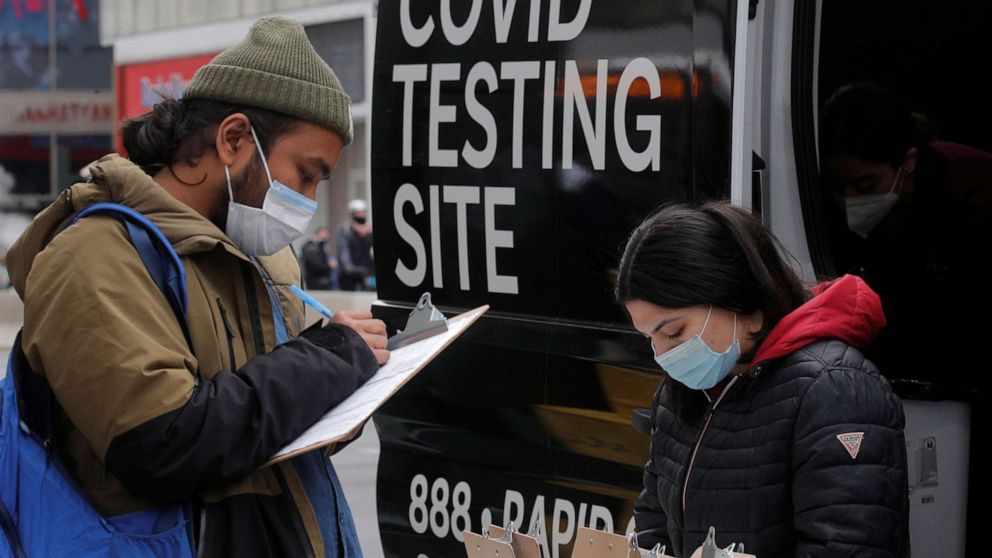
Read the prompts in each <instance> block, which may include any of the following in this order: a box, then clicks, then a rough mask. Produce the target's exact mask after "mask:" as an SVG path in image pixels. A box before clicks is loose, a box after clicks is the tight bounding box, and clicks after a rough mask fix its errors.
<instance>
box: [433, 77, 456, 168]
mask: <svg viewBox="0 0 992 558" xmlns="http://www.w3.org/2000/svg"><path fill="white" fill-rule="evenodd" d="M460 74H461V64H434V65H433V68H432V71H431V93H430V95H431V102H430V111H429V120H430V122H429V125H428V146H427V149H428V153H427V160H428V164H429V165H430V166H432V167H457V166H458V151H457V150H456V149H440V148H439V147H438V141H439V140H440V137H441V135H440V132H439V130H438V129H439V128H440V125H441V123H442V122H454V121H455V106H454V105H442V104H441V82H442V81H455V80H457V79H458V76H459V75H460Z"/></svg>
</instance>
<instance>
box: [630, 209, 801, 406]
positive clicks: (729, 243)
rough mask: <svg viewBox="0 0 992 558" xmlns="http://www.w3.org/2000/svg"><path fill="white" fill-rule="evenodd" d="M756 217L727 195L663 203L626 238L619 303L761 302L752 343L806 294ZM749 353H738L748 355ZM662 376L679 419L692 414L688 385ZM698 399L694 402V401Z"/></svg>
mask: <svg viewBox="0 0 992 558" xmlns="http://www.w3.org/2000/svg"><path fill="white" fill-rule="evenodd" d="M782 252H784V250H781V247H780V245H779V243H778V241H777V240H776V239H775V237H773V236H772V234H771V232H770V231H769V230H768V228H767V227H766V226H765V225H764V223H762V222H761V220H760V219H758V218H757V217H755V216H753V215H752V214H751V213H750V212H748V211H747V210H745V209H741V208H739V207H734V206H732V205H730V204H729V203H727V202H710V203H707V204H705V205H702V206H692V205H687V204H673V205H668V206H665V207H663V208H661V209H660V210H658V211H657V212H656V213H654V214H653V215H651V216H650V217H648V218H647V219H646V220H645V221H644V222H643V223H641V225H640V226H638V227H637V229H636V230H635V231H634V233H633V234H632V235H631V237H630V240H629V241H627V247H626V249H625V250H624V253H623V257H622V258H621V260H620V271H619V274H618V276H617V287H616V298H617V301H619V302H620V303H627V302H630V301H634V300H642V301H644V302H648V303H651V304H654V305H657V306H662V307H665V308H686V307H689V306H709V305H713V306H716V307H719V308H725V309H727V310H731V311H733V312H737V313H738V314H752V313H754V312H756V311H758V310H760V311H761V312H762V314H763V316H764V323H763V324H762V328H761V330H760V331H759V332H758V333H757V334H756V335H755V336H754V338H753V339H754V341H755V347H758V346H760V344H761V342H762V341H764V339H765V338H766V337H767V336H768V333H769V332H770V331H771V330H772V328H773V327H775V325H776V324H777V323H778V322H779V321H780V320H781V319H782V318H784V317H785V316H786V315H787V314H788V313H790V312H792V311H793V310H795V309H796V308H798V307H799V306H800V305H801V304H802V303H803V302H804V301H805V300H806V293H805V291H804V289H803V286H802V282H801V281H800V279H799V277H798V276H797V275H796V274H795V273H794V272H793V271H792V269H791V268H790V267H789V266H788V265H787V264H786V263H785V261H784V260H783V258H782ZM753 356H754V351H751V352H750V354H746V355H742V357H741V361H742V362H747V361H749V360H750V359H751V358H753ZM666 382H667V384H668V388H667V390H668V401H667V402H668V405H669V406H670V407H671V408H672V409H673V410H674V411H675V412H676V414H677V415H678V416H679V417H680V418H682V419H683V420H690V421H691V420H694V419H695V418H698V416H697V415H698V414H699V411H700V409H699V408H692V407H693V406H692V405H691V403H688V402H689V401H691V400H692V398H691V393H690V392H691V390H688V389H687V388H685V387H684V386H683V385H682V384H680V383H679V382H671V381H668V380H667V379H666ZM696 407H698V406H696Z"/></svg>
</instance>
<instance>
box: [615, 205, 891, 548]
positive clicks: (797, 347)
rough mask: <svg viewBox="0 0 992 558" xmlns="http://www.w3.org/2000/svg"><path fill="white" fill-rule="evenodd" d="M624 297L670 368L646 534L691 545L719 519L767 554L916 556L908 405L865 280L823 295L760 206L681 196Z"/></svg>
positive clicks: (625, 274)
mask: <svg viewBox="0 0 992 558" xmlns="http://www.w3.org/2000/svg"><path fill="white" fill-rule="evenodd" d="M616 295H617V299H618V300H619V301H620V302H621V303H623V304H624V305H625V306H626V308H627V311H628V312H629V314H630V317H631V320H632V321H633V324H634V327H635V328H636V329H637V330H638V331H639V332H640V333H641V334H642V335H643V336H644V337H645V338H646V339H647V340H648V341H649V342H650V344H651V348H652V351H653V353H654V359H655V361H656V362H657V363H658V366H659V367H660V368H661V370H662V372H663V380H662V382H661V385H660V387H659V389H658V391H657V393H656V394H655V398H654V403H653V405H652V421H653V428H652V438H651V453H650V457H649V461H648V463H647V465H646V466H645V469H644V490H643V491H642V492H641V495H640V497H639V498H638V499H637V502H636V505H635V508H634V521H635V525H636V529H637V536H638V542H639V543H640V544H641V545H647V547H648V548H650V547H651V546H653V545H654V544H656V543H661V544H665V545H667V546H668V548H669V549H671V550H670V551H669V554H674V555H675V556H689V555H690V554H691V553H692V552H693V551H694V550H695V549H696V548H697V547H698V546H700V545H701V544H702V543H703V541H704V539H705V537H706V534H707V531H708V529H709V528H710V527H713V528H715V529H716V532H717V533H718V535H719V536H720V540H722V541H724V542H725V543H729V542H742V543H744V547H745V548H746V549H747V552H749V553H752V554H755V555H757V556H824V557H826V556H835V555H837V553H838V552H840V553H842V554H845V555H858V556H878V557H882V556H885V557H891V556H906V553H907V551H908V544H909V524H908V521H909V501H908V488H907V486H908V485H907V461H906V442H905V439H904V434H903V427H904V418H903V410H902V405H901V403H900V401H899V399H898V398H897V397H896V396H895V394H894V393H893V392H892V389H891V388H890V386H889V383H888V382H887V381H886V380H885V378H884V377H882V375H881V374H879V372H878V370H877V369H876V368H875V366H874V365H873V364H872V363H871V362H870V361H869V360H867V359H866V358H865V357H864V355H862V354H861V352H860V351H859V347H862V346H864V344H865V343H867V342H868V341H870V340H871V339H872V338H873V337H874V336H875V335H876V334H877V333H878V331H879V330H880V329H881V328H882V327H883V326H884V325H885V318H884V316H883V315H882V310H881V305H880V304H879V301H878V297H877V296H876V295H875V293H873V292H872V291H871V289H869V288H868V287H867V285H865V283H864V282H863V281H862V280H861V279H859V278H857V277H854V276H845V277H842V278H840V279H837V280H836V281H833V282H831V283H827V284H822V285H818V286H817V287H816V288H815V289H813V292H812V293H810V294H807V293H806V292H805V291H804V290H803V288H802V285H801V284H800V281H799V278H798V277H797V276H796V275H795V274H794V273H793V271H792V270H791V269H790V268H789V267H788V265H787V264H786V263H785V261H783V259H782V257H781V255H780V253H779V249H778V243H777V242H776V241H775V240H774V238H773V237H772V236H771V233H770V232H769V231H768V230H767V228H766V227H765V226H764V224H762V222H761V220H759V219H757V218H755V217H754V216H752V215H751V214H750V213H748V212H747V211H746V210H744V209H741V208H737V207H734V206H731V205H730V204H728V203H722V202H721V203H710V204H707V205H704V206H702V207H698V208H697V207H693V206H686V205H672V206H668V207H665V208H663V209H662V210H660V211H658V212H657V213H655V214H654V215H652V216H650V217H649V218H648V219H647V220H645V221H644V222H643V223H642V224H641V225H640V226H639V227H638V228H637V230H635V231H634V233H633V235H632V236H631V238H630V241H629V242H628V243H627V248H626V250H625V251H624V254H623V258H622V260H621V262H620V269H619V275H618V278H617V288H616ZM810 295H811V296H810Z"/></svg>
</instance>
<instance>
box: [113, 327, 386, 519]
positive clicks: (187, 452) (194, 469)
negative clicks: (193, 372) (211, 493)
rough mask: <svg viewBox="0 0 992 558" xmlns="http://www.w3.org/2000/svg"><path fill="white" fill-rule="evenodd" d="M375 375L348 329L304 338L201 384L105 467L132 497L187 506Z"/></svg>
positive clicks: (117, 449) (124, 443) (255, 463)
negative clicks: (186, 502) (192, 498)
mask: <svg viewBox="0 0 992 558" xmlns="http://www.w3.org/2000/svg"><path fill="white" fill-rule="evenodd" d="M377 369H378V364H377V362H376V360H375V357H374V356H373V355H372V352H371V351H370V350H369V349H368V346H367V345H366V343H365V341H364V340H362V338H361V337H360V336H359V335H358V334H357V333H355V332H354V331H353V330H351V329H350V328H348V327H345V326H341V325H337V324H332V325H329V326H326V327H324V328H322V329H311V330H308V331H305V332H303V333H302V334H301V336H300V337H298V338H296V339H293V340H292V341H289V342H288V343H285V344H283V345H280V346H279V347H277V348H276V349H275V350H273V351H272V352H271V353H267V354H264V355H259V356H256V357H255V358H253V359H251V360H249V361H248V362H247V363H245V364H244V366H242V367H240V368H239V369H238V371H237V372H235V373H231V372H227V371H222V372H220V373H218V374H217V375H216V376H214V377H213V379H211V380H209V381H208V380H204V381H202V382H201V383H200V384H199V386H197V387H196V388H195V389H194V390H193V394H192V396H191V397H190V399H189V401H188V402H187V403H186V404H185V405H183V406H182V407H180V408H178V409H176V410H174V411H171V412H168V413H166V414H163V415H160V416H158V417H156V418H154V419H151V420H149V421H146V422H144V423H142V424H140V425H138V426H137V427H134V428H132V429H130V430H128V431H126V432H124V433H122V434H120V435H118V436H116V437H115V438H114V439H113V440H112V441H111V443H110V446H109V447H108V450H107V454H106V466H107V468H108V469H110V471H111V472H112V473H113V474H114V475H115V476H117V477H118V478H119V479H120V480H121V482H122V483H123V484H124V486H125V487H126V488H127V489H128V491H130V492H131V493H133V494H134V495H136V496H139V497H142V498H146V499H149V500H152V501H156V502H166V501H173V500H180V499H184V498H188V497H190V496H191V495H193V494H195V493H197V492H200V491H203V490H206V489H210V488H214V487H218V486H221V485H224V484H226V483H229V482H231V481H233V480H236V479H238V478H240V477H243V476H244V475H246V474H248V473H250V472H252V471H253V470H255V469H256V468H258V467H259V466H260V465H261V464H262V463H264V462H265V461H266V460H268V459H269V458H270V457H272V455H274V454H275V453H276V452H277V451H278V450H279V449H280V448H282V447H283V446H285V445H286V444H287V443H289V442H291V441H292V440H294V439H295V438H296V437H297V436H299V435H300V434H301V433H302V432H303V431H304V430H306V429H307V428H308V427H309V426H310V425H312V424H313V423H314V422H316V421H317V420H318V419H319V418H320V417H321V416H322V415H323V414H324V413H326V412H327V411H328V410H329V409H331V408H332V407H334V406H335V405H336V404H338V403H340V402H341V401H342V400H344V399H345V398H346V397H348V396H349V395H350V394H351V393H352V392H354V391H355V390H356V389H357V388H358V387H359V386H361V385H362V384H363V383H364V382H365V381H367V380H368V379H369V378H370V377H371V376H372V375H373V374H374V373H375V371H376V370H377Z"/></svg>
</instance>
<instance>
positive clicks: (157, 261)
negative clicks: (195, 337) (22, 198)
mask: <svg viewBox="0 0 992 558" xmlns="http://www.w3.org/2000/svg"><path fill="white" fill-rule="evenodd" d="M94 214H99V215H109V216H111V217H114V218H115V219H117V220H118V221H120V222H122V223H123V224H124V226H125V227H127V232H128V235H129V236H130V237H131V244H133V245H134V248H135V249H136V250H137V252H138V255H139V256H141V260H142V261H143V262H144V263H145V267H146V268H148V273H149V274H150V275H151V277H152V280H153V281H155V285H156V286H158V289H159V290H160V291H162V294H163V295H164V296H165V298H166V300H167V301H168V302H169V306H170V307H171V308H172V312H173V313H174V314H175V315H176V319H177V320H178V321H179V325H180V327H181V328H182V330H183V336H184V337H185V338H186V344H187V345H188V346H189V347H190V348H192V347H193V343H192V339H191V338H190V335H189V328H188V326H187V324H186V313H187V302H188V301H187V296H186V269H185V268H184V267H183V264H182V262H181V261H180V260H179V255H178V254H176V251H175V249H173V248H172V243H171V242H169V239H167V238H166V237H165V235H164V234H162V231H161V230H160V229H159V228H158V227H157V226H156V225H155V223H152V222H151V220H149V219H148V218H147V217H145V216H144V215H142V214H141V213H139V212H137V211H135V210H133V209H131V208H130V207H127V206H126V205H121V204H116V203H96V204H93V205H91V206H89V207H87V208H86V209H84V210H82V211H80V212H79V213H77V214H76V216H75V217H73V219H72V221H71V222H70V223H69V225H70V226H71V225H72V224H74V223H75V222H76V221H79V220H80V219H83V218H85V217H88V216H90V215H94ZM197 381H198V382H199V377H197Z"/></svg>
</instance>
